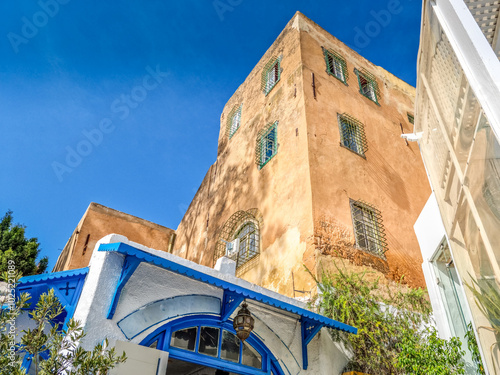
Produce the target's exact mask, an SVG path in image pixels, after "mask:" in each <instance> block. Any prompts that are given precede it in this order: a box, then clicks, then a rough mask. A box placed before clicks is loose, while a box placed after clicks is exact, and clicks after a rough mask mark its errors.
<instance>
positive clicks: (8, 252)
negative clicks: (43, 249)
mask: <svg viewBox="0 0 500 375" xmlns="http://www.w3.org/2000/svg"><path fill="white" fill-rule="evenodd" d="M39 253H40V244H39V243H38V240H37V239H36V238H26V237H25V227H24V226H22V225H19V224H13V217H12V211H7V213H6V214H5V216H4V217H3V218H2V221H0V273H3V272H5V271H7V264H8V261H9V260H14V262H15V265H16V270H17V271H18V272H20V273H22V274H23V276H28V275H36V274H41V273H44V272H45V271H46V269H47V266H48V263H49V260H48V258H47V257H43V258H42V259H41V260H40V262H39V263H38V265H37V264H36V258H37V257H38V255H39Z"/></svg>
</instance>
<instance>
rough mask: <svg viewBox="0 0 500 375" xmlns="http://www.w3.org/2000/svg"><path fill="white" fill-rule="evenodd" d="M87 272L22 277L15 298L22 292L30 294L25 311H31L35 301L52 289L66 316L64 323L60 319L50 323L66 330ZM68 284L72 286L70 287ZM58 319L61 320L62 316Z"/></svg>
mask: <svg viewBox="0 0 500 375" xmlns="http://www.w3.org/2000/svg"><path fill="white" fill-rule="evenodd" d="M88 272H89V267H85V268H79V269H76V270H69V271H62V272H52V273H46V274H42V275H33V276H25V277H22V278H21V279H20V280H19V283H18V284H17V285H16V298H19V295H20V294H21V293H24V292H26V293H29V294H31V296H32V298H33V300H32V302H31V305H30V307H29V308H27V310H33V309H34V308H35V306H36V303H37V302H38V301H37V300H35V299H36V298H38V297H39V296H40V295H41V294H43V293H47V292H48V291H49V290H50V289H53V290H54V294H55V296H56V297H57V298H58V299H59V301H60V302H61V305H62V306H63V308H64V310H65V312H66V316H65V317H64V321H62V319H60V320H56V321H55V322H52V323H53V324H55V323H62V324H61V325H60V326H59V328H60V329H66V328H67V326H68V323H69V320H70V319H71V318H72V317H73V314H74V312H75V309H76V306H77V304H78V300H79V299H80V295H81V293H82V289H83V285H84V284H85V279H86V277H87V274H88ZM61 282H63V283H64V282H66V286H65V287H63V288H61V287H60V285H61ZM70 283H71V285H73V286H71V287H70ZM63 291H65V292H66V293H64V292H63ZM70 291H71V293H70ZM60 317H61V318H62V316H60Z"/></svg>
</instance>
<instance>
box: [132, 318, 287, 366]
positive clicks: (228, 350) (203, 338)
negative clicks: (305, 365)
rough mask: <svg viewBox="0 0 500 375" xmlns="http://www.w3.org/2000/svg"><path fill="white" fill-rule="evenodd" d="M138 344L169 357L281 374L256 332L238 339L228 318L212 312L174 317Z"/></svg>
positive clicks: (206, 364) (276, 363) (208, 364)
mask: <svg viewBox="0 0 500 375" xmlns="http://www.w3.org/2000/svg"><path fill="white" fill-rule="evenodd" d="M141 345H143V346H148V347H150V348H155V349H158V350H165V351H168V352H169V357H170V358H173V359H178V360H182V361H186V362H191V363H197V364H199V365H204V366H208V367H212V368H224V369H230V370H233V371H234V372H237V373H241V374H248V375H250V374H282V371H281V369H280V368H279V365H278V362H277V360H276V358H275V357H274V356H273V355H272V354H271V352H270V351H269V349H267V347H266V346H265V345H264V344H263V343H262V342H261V341H260V340H259V339H258V338H257V337H256V336H254V335H253V334H251V335H250V337H249V338H248V339H247V340H245V341H243V342H242V341H240V339H238V337H237V336H236V334H235V331H234V329H233V326H232V324H231V322H221V321H220V320H219V317H215V316H208V315H203V316H201V315H200V316H196V317H184V318H180V319H177V320H175V321H173V322H171V323H168V324H167V325H165V326H163V327H161V328H159V329H157V330H155V331H154V332H153V333H151V334H150V335H149V336H147V337H146V338H145V339H144V340H143V341H142V343H141ZM167 374H168V368H167Z"/></svg>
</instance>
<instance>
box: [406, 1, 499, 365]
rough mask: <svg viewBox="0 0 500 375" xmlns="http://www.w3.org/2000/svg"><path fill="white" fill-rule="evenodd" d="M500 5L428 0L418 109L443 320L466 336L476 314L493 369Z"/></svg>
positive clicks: (436, 304)
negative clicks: (428, 184) (429, 195)
mask: <svg viewBox="0 0 500 375" xmlns="http://www.w3.org/2000/svg"><path fill="white" fill-rule="evenodd" d="M499 12H500V4H499V2H498V1H489V2H487V1H473V0H467V1H462V0H437V1H429V0H424V2H423V10H422V29H421V39H420V50H419V55H418V70H417V98H416V113H415V133H416V134H418V135H419V136H421V137H420V139H419V145H420V150H421V153H422V157H423V159H424V163H425V166H426V169H427V173H428V176H429V180H430V182H431V186H432V189H433V194H432V195H431V197H430V198H429V201H428V202H427V205H426V206H425V208H424V210H423V211H422V213H421V215H420V217H419V219H418V220H417V223H416V224H415V232H416V234H417V238H418V240H419V244H420V247H421V250H422V255H423V259H424V263H423V270H424V274H425V278H426V283H427V286H428V289H429V295H430V297H431V302H432V306H433V309H434V314H435V317H436V322H437V325H438V328H439V331H440V334H441V336H443V337H450V336H459V337H461V338H463V337H464V335H465V331H466V329H467V324H468V323H472V326H473V329H474V332H475V334H476V337H477V338H478V341H479V347H480V351H481V354H482V358H483V362H484V363H485V365H486V367H487V371H488V372H489V373H490V374H495V373H496V372H495V371H496V370H495V368H496V369H500V363H499V358H500V356H499V349H500V348H499V346H498V344H497V343H498V341H499V339H500V335H499V333H500V331H499V330H500V321H499V320H498V319H499V318H500V315H499V313H500V298H499V297H500V288H499V285H500V264H499V261H500V142H499V140H500V62H499V60H498V52H499V46H500V41H499V38H498V34H499V27H498V16H499ZM467 285H469V286H470V287H472V288H475V289H476V291H477V295H478V296H479V299H477V298H475V296H474V292H473V290H472V289H471V288H470V287H469V286H467ZM484 297H488V301H487V300H486V298H484ZM464 341H465V340H464ZM467 360H468V362H469V365H473V363H471V359H470V356H468V358H467ZM469 373H474V372H473V371H472V370H470V369H469Z"/></svg>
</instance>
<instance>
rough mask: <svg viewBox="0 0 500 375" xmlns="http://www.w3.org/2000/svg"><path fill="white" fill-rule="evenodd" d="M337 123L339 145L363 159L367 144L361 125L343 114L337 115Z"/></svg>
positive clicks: (363, 128)
mask: <svg viewBox="0 0 500 375" xmlns="http://www.w3.org/2000/svg"><path fill="white" fill-rule="evenodd" d="M338 122H339V130H340V144H341V145H342V146H344V147H347V148H348V149H350V150H351V151H354V152H355V153H357V154H359V155H361V156H363V157H364V156H365V152H366V151H367V150H368V144H367V142H366V136H365V127H364V126H363V124H362V123H361V122H360V121H358V120H357V119H355V118H354V117H351V116H349V115H348V114H345V113H344V114H341V115H340V114H339V115H338Z"/></svg>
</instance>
